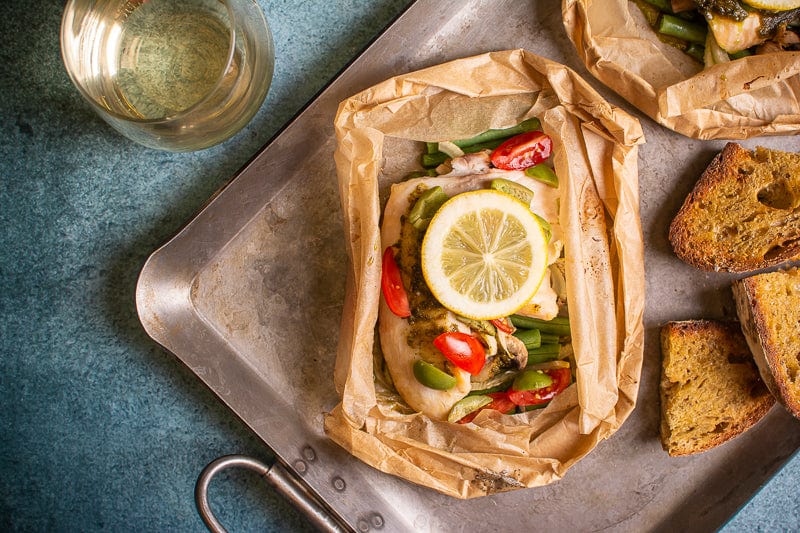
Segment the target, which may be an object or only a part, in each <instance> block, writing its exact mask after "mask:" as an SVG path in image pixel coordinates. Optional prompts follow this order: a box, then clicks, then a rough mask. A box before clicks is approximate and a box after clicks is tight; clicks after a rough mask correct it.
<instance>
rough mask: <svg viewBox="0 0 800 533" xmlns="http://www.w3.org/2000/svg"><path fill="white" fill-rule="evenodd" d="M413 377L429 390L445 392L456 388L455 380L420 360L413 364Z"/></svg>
mask: <svg viewBox="0 0 800 533" xmlns="http://www.w3.org/2000/svg"><path fill="white" fill-rule="evenodd" d="M414 377H415V378H417V381H419V382H420V383H422V384H423V385H425V386H426V387H428V388H431V389H436V390H447V389H452V388H453V387H455V386H456V378H454V377H453V376H451V375H450V374H448V373H447V372H445V371H444V370H439V369H438V368H436V367H435V366H433V365H432V364H430V363H428V362H425V361H423V360H422V359H417V361H416V362H414Z"/></svg>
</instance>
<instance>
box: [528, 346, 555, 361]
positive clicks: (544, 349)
mask: <svg viewBox="0 0 800 533" xmlns="http://www.w3.org/2000/svg"><path fill="white" fill-rule="evenodd" d="M559 350H561V345H560V344H540V345H539V346H538V347H536V348H528V357H529V358H530V356H532V355H553V354H555V355H558V352H559Z"/></svg>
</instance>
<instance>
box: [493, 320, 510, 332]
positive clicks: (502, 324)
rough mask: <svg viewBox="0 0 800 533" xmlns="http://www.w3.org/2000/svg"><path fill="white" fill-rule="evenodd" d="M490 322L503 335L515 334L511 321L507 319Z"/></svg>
mask: <svg viewBox="0 0 800 533" xmlns="http://www.w3.org/2000/svg"><path fill="white" fill-rule="evenodd" d="M490 322H491V323H492V324H494V327H496V328H497V329H499V330H500V331H502V332H503V333H514V326H512V325H511V321H510V320H509V319H507V318H495V319H492V320H490Z"/></svg>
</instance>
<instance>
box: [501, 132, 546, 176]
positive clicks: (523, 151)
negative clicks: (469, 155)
mask: <svg viewBox="0 0 800 533" xmlns="http://www.w3.org/2000/svg"><path fill="white" fill-rule="evenodd" d="M552 149H553V141H552V139H550V137H549V136H548V135H546V134H545V133H543V132H541V131H529V132H527V133H521V134H519V135H515V136H514V137H511V138H510V139H508V140H507V141H505V142H503V144H501V145H500V146H498V147H497V148H495V150H494V152H492V156H491V161H492V164H493V165H494V166H495V167H497V168H500V169H503V170H524V169H526V168H528V167H532V166H534V165H538V164H539V163H541V162H542V161H544V160H546V159H547V158H548V157H550V151H551V150H552Z"/></svg>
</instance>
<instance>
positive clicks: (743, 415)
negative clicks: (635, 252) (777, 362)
mask: <svg viewBox="0 0 800 533" xmlns="http://www.w3.org/2000/svg"><path fill="white" fill-rule="evenodd" d="M687 339H688V340H690V341H691V340H695V341H699V342H703V343H705V344H706V346H707V348H708V350H707V353H708V354H709V355H711V356H712V357H711V359H712V364H711V365H710V366H709V367H708V368H700V367H696V366H691V367H689V368H686V369H681V368H680V365H681V364H682V363H688V364H689V365H692V363H695V361H679V360H677V359H678V358H679V357H680V348H681V347H680V346H678V344H679V343H681V342H685V341H686V340H687ZM661 351H662V371H661V382H660V386H659V390H660V397H661V427H660V429H661V444H662V447H663V448H664V450H666V451H667V453H669V455H670V456H673V457H675V456H682V455H692V454H697V453H701V452H704V451H706V450H709V449H711V448H714V447H716V446H719V445H720V444H723V443H725V442H727V441H729V440H731V439H733V438H734V437H736V436H738V435H740V434H742V433H744V432H745V431H746V430H748V429H749V428H750V427H752V426H753V425H755V424H756V423H757V422H758V421H759V420H761V418H763V417H764V415H766V414H767V412H768V411H769V410H770V408H772V406H773V405H774V403H775V399H774V398H773V397H772V396H771V395H770V394H769V392H768V390H767V389H766V387H765V386H764V384H763V383H762V382H761V380H760V379H759V375H758V371H757V369H756V367H755V364H754V363H752V361H750V363H749V364H750V365H751V367H750V369H747V368H746V366H747V365H748V363H747V361H748V358H750V352H749V350H748V348H747V343H746V340H745V338H744V336H743V335H742V332H741V330H740V328H739V324H738V323H737V322H735V321H718V320H684V321H674V322H668V323H666V324H665V325H664V326H662V328H661ZM673 358H674V359H676V360H673ZM731 358H733V362H732V361H731ZM733 365H736V370H729V368H730V367H732V366H733ZM727 372H736V373H739V374H742V375H743V376H744V379H743V378H742V377H739V378H736V379H731V380H726V379H717V378H718V377H720V376H724V375H725V373H727ZM712 373H717V374H716V375H711V374H712ZM691 380H703V381H704V382H705V383H704V384H703V386H704V387H705V389H704V392H705V393H708V394H715V393H716V392H718V391H715V390H714V387H715V386H726V387H728V388H727V390H725V391H721V392H724V393H726V394H727V395H728V396H731V397H734V398H740V399H741V401H740V402H739V403H740V405H737V406H736V410H735V412H733V413H722V412H720V413H716V412H714V408H713V402H710V401H709V402H706V403H702V404H701V399H700V398H691V399H690V400H691V401H690V402H688V403H683V402H679V403H678V404H677V406H676V404H675V402H674V401H671V400H672V399H673V398H671V397H674V398H682V395H685V394H686V392H687V391H688V392H691V391H692V387H691V384H690V381H691ZM693 408H696V409H704V411H703V412H701V413H695V412H693V411H692V412H688V413H686V414H687V415H690V416H689V418H691V419H692V423H693V424H694V423H695V422H696V423H697V425H698V426H700V425H702V424H703V423H705V424H706V425H708V421H707V420H705V421H702V420H698V419H699V418H712V419H713V418H714V417H716V418H717V419H718V420H719V422H720V423H719V424H718V425H717V426H724V429H723V430H719V427H713V428H709V427H705V428H702V429H700V430H698V431H696V432H695V431H693V430H694V429H695V428H691V430H692V431H686V428H684V427H680V426H681V424H680V421H679V420H678V415H679V414H684V413H676V412H675V411H676V410H677V409H682V410H687V411H691V409H693ZM695 415H702V417H701V416H695Z"/></svg>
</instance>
